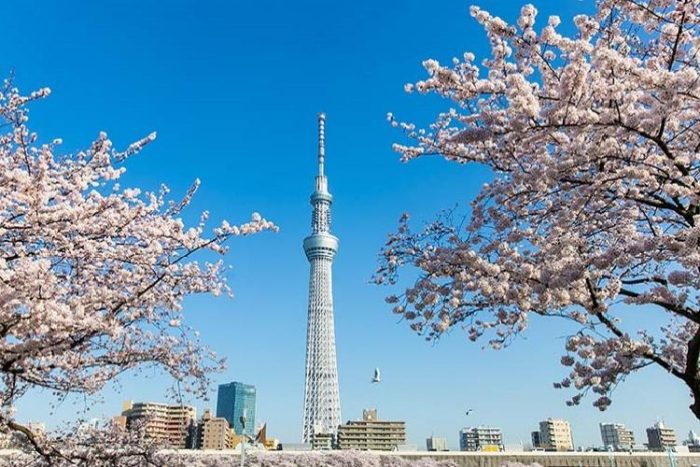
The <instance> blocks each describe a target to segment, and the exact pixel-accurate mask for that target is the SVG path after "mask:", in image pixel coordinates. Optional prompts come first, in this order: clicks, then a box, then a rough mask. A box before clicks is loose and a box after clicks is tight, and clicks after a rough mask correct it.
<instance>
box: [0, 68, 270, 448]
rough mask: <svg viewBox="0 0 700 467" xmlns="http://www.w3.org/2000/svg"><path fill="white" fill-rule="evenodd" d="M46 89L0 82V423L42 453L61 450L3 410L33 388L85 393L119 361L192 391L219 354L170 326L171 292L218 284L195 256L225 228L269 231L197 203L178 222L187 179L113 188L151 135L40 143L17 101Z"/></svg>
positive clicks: (202, 386)
mask: <svg viewBox="0 0 700 467" xmlns="http://www.w3.org/2000/svg"><path fill="white" fill-rule="evenodd" d="M48 94H49V90H48V89H42V90H40V91H37V92H34V93H32V94H31V95H29V96H25V95H22V94H21V93H20V92H19V91H18V90H17V89H16V88H14V87H13V86H12V84H11V82H6V83H5V86H4V88H1V89H0V432H2V433H8V432H15V433H21V434H23V435H24V437H25V438H26V439H28V444H29V445H30V446H31V447H33V448H35V449H36V451H37V452H39V453H41V454H42V456H43V457H44V458H50V457H51V456H53V455H54V454H60V451H59V450H57V448H56V447H55V446H54V447H50V446H49V447H47V446H45V444H46V443H45V441H46V442H48V441H50V440H48V441H47V440H42V439H39V437H37V436H36V435H35V433H33V432H32V431H31V430H29V429H28V428H27V427H26V426H23V425H22V424H20V423H18V422H17V420H16V418H15V411H14V408H15V405H16V403H17V401H18V400H19V399H20V398H22V397H23V396H25V395H26V394H27V392H28V391H30V390H32V389H35V388H43V389H45V390H48V391H49V392H51V393H53V394H54V395H55V396H56V397H57V398H60V397H64V396H65V395H68V394H85V395H93V394H96V393H97V392H99V391H100V390H101V389H102V388H103V387H104V386H105V384H106V383H107V382H109V381H110V380H112V379H114V378H115V377H117V376H119V375H120V374H121V373H123V372H125V371H128V370H136V369H139V368H144V367H158V368H160V369H162V370H164V371H165V372H167V373H169V374H170V375H171V376H172V377H173V378H174V380H177V381H178V382H180V383H181V388H182V389H183V390H187V391H191V392H192V393H194V395H203V394H204V393H205V392H206V390H207V387H208V383H209V378H208V375H209V374H210V372H211V371H214V370H217V369H219V368H220V367H221V365H222V361H221V360H220V359H219V358H218V357H216V355H215V354H214V353H213V352H211V351H209V350H208V349H207V348H205V347H204V346H203V345H202V344H201V343H200V342H199V341H198V339H197V335H196V333H195V332H194V331H193V330H191V329H189V328H188V327H187V326H185V325H184V324H183V323H182V302H183V299H184V298H185V297H186V296H188V295H192V294H202V293H212V294H215V295H218V294H220V293H229V289H228V286H227V285H226V282H225V278H224V275H223V268H222V263H221V261H220V260H217V261H215V262H210V261H202V260H205V259H207V258H210V257H213V258H214V259H215V260H216V259H217V258H216V257H215V256H219V255H223V254H224V253H226V247H225V245H224V242H226V240H227V239H229V238H230V237H235V236H245V235H251V234H255V233H257V232H260V231H262V230H269V229H272V230H275V229H276V227H275V226H274V225H273V224H272V223H270V222H268V221H266V220H265V219H263V218H262V217H261V216H260V215H258V214H253V217H252V220H251V221H250V222H247V223H245V224H242V225H239V226H235V225H230V224H229V223H227V222H223V223H222V224H221V225H220V226H218V227H216V228H213V229H207V228H206V226H205V222H206V220H207V213H206V212H205V213H204V214H202V215H201V218H200V221H199V223H198V224H197V225H194V226H192V227H187V226H186V225H185V223H184V222H183V220H182V219H181V217H180V216H181V213H182V210H183V209H184V208H185V207H187V205H188V204H189V202H190V199H191V198H192V196H193V195H194V193H195V191H196V189H197V186H198V184H199V182H198V181H197V182H196V183H195V184H194V185H193V186H192V188H191V189H190V190H189V192H188V193H186V194H185V196H184V198H183V199H182V200H181V201H179V202H174V201H169V200H168V199H167V194H168V190H167V188H165V187H162V188H161V189H160V191H159V192H158V193H142V192H141V191H140V190H138V189H135V188H122V187H121V186H120V185H119V179H120V177H122V175H123V174H124V171H125V168H124V163H125V162H126V160H127V159H128V158H129V157H131V156H133V155H135V154H136V153H138V152H139V151H140V150H141V149H142V148H143V147H144V146H145V145H147V144H148V143H150V142H151V141H153V140H154V139H155V134H151V135H149V136H148V137H146V138H144V139H142V140H140V141H137V142H135V143H133V144H132V145H130V146H129V147H128V148H127V149H126V150H124V151H118V150H116V149H114V148H113V146H112V142H111V141H110V140H109V139H108V138H107V135H106V134H104V133H101V134H100V135H99V136H98V137H97V139H96V140H95V141H94V142H93V143H92V144H91V145H90V147H89V148H87V149H85V150H83V151H79V152H77V153H74V154H65V153H63V152H61V141H60V140H54V141H53V142H50V143H49V142H47V143H42V142H41V140H40V139H39V136H38V135H37V134H36V133H34V132H32V131H31V130H30V129H29V128H28V127H27V123H28V106H29V105H30V103H32V102H33V101H36V100H38V99H41V98H43V97H46V96H47V95H48ZM207 251H208V252H209V253H208V254H206V255H205V256H204V257H203V258H202V260H199V261H198V260H196V259H195V258H196V257H197V254H202V253H205V252H207ZM200 256H201V255H200ZM105 436H107V435H105ZM67 439H68V437H66V436H64V437H63V438H62V441H61V443H58V444H59V445H60V447H63V446H65V445H66V442H65V441H66V440H67ZM91 439H94V440H99V439H101V438H100V437H99V436H97V435H94V434H93V435H92V438H91ZM104 439H112V438H109V437H106V438H104ZM130 443H131V441H130ZM78 444H80V443H78ZM131 444H132V445H133V443H131ZM78 451H80V450H78Z"/></svg>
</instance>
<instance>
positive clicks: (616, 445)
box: [600, 423, 634, 451]
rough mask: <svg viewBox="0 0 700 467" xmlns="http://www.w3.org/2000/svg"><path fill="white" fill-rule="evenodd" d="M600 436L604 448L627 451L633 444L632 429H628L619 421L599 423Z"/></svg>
mask: <svg viewBox="0 0 700 467" xmlns="http://www.w3.org/2000/svg"><path fill="white" fill-rule="evenodd" d="M600 437H601V439H602V440H603V446H604V447H605V448H606V449H613V450H615V451H629V450H630V449H632V447H633V446H634V434H633V433H632V430H628V429H627V428H625V425H622V424H621V423H601V424H600Z"/></svg>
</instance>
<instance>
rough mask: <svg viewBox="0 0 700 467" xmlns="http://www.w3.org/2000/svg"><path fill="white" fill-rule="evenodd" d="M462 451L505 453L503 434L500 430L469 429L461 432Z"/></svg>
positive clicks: (488, 428)
mask: <svg viewBox="0 0 700 467" xmlns="http://www.w3.org/2000/svg"><path fill="white" fill-rule="evenodd" d="M459 449H460V451H503V433H502V432H501V429H500V428H490V427H484V426H479V427H469V428H463V429H461V430H460V432H459Z"/></svg>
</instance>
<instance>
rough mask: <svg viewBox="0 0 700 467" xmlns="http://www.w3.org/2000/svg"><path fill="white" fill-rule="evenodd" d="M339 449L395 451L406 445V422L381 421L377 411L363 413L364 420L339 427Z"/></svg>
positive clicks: (364, 411)
mask: <svg viewBox="0 0 700 467" xmlns="http://www.w3.org/2000/svg"><path fill="white" fill-rule="evenodd" d="M337 442H338V448H340V449H358V450H362V451H368V450H371V451H393V450H395V449H397V448H398V446H400V445H403V444H406V422H399V421H385V420H379V418H378V417H377V410H376V409H368V410H363V411H362V420H357V421H349V422H347V423H346V424H345V425H340V426H339V427H338V440H337Z"/></svg>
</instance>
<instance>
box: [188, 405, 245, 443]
mask: <svg viewBox="0 0 700 467" xmlns="http://www.w3.org/2000/svg"><path fill="white" fill-rule="evenodd" d="M192 438H193V440H194V442H193V443H192V446H191V447H193V448H195V449H216V450H223V449H233V448H235V447H236V446H237V445H238V443H239V442H240V440H241V437H240V436H237V435H236V431H235V430H234V429H233V428H231V426H230V425H229V422H228V420H226V419H225V418H223V417H214V415H213V414H212V412H211V410H210V409H207V410H205V411H204V415H202V418H201V420H200V421H199V422H198V423H197V428H196V430H195V432H194V435H193V436H192Z"/></svg>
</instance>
